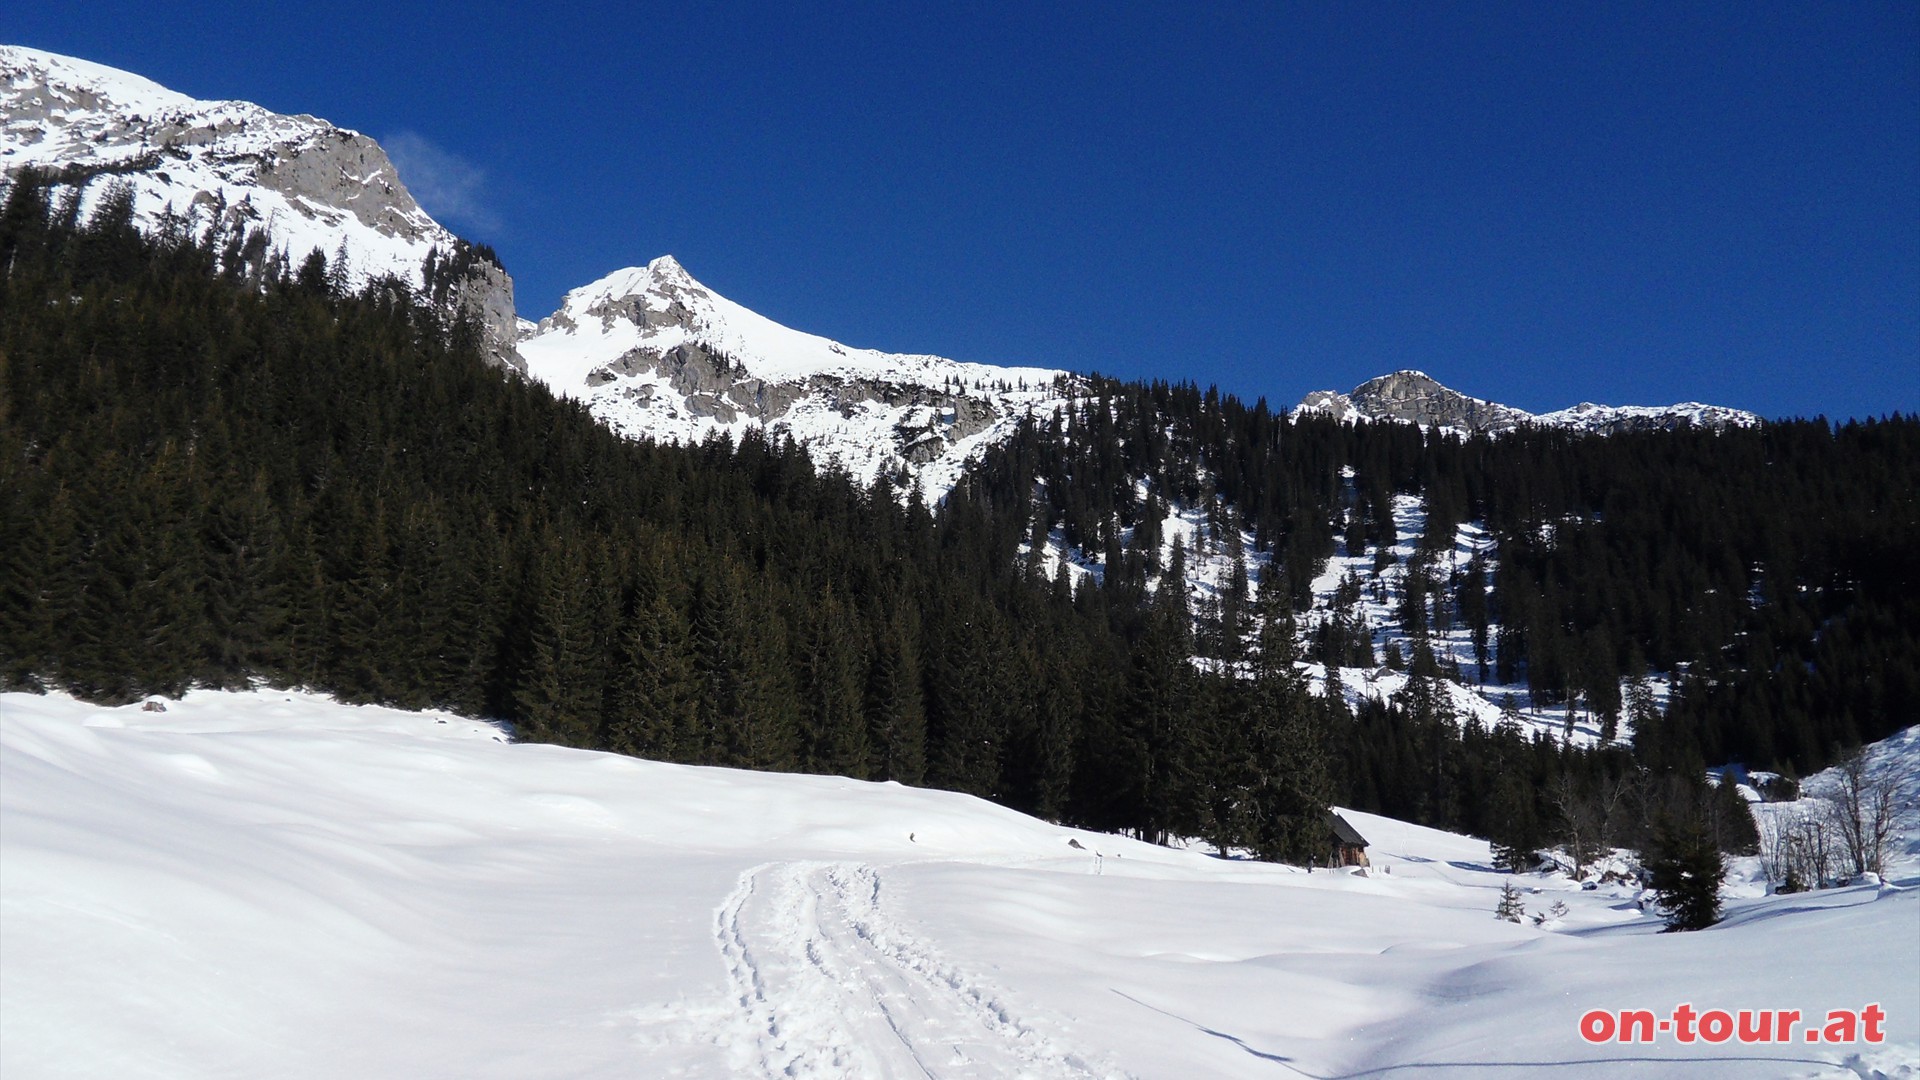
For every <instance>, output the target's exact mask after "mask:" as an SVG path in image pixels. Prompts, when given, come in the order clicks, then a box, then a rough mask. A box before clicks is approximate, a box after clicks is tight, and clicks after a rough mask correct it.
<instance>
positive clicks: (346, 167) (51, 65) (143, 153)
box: [0, 46, 517, 364]
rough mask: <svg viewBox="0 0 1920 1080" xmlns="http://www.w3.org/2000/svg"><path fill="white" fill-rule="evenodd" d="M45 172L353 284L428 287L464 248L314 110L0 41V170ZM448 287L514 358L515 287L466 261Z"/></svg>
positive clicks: (367, 145)
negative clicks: (316, 266) (276, 105)
mask: <svg viewBox="0 0 1920 1080" xmlns="http://www.w3.org/2000/svg"><path fill="white" fill-rule="evenodd" d="M26 168H37V169H41V170H44V171H46V172H49V173H52V174H54V175H55V176H57V177H58V178H60V179H61V180H62V181H63V182H65V183H69V184H73V185H75V186H77V187H80V188H83V189H84V190H85V192H86V197H87V199H88V200H89V205H91V201H92V200H94V199H97V198H98V195H99V193H100V192H101V191H103V190H104V189H105V187H106V182H108V181H119V182H122V183H125V184H127V185H128V186H129V187H130V188H131V189H132V193H133V197H134V211H135V216H136V220H137V221H138V222H139V223H140V224H141V225H142V226H143V227H147V228H156V227H158V226H159V224H160V223H161V222H162V221H163V220H164V219H167V218H168V217H170V216H171V217H173V218H175V219H185V221H186V222H187V224H188V226H189V227H190V228H192V229H193V231H194V233H195V235H198V236H204V235H206V234H207V232H208V230H210V229H219V230H221V231H222V233H223V235H234V236H237V235H240V234H244V233H249V232H256V231H257V232H260V233H262V234H264V235H265V237H266V238H267V243H268V245H269V246H270V248H271V249H272V250H273V251H274V252H275V253H276V257H277V258H278V259H279V260H281V264H282V265H289V264H295V265H297V264H298V262H299V261H300V260H301V259H303V258H305V257H306V256H307V254H308V253H309V252H311V251H314V250H316V249H317V250H319V251H320V252H322V253H323V254H325V255H326V256H327V257H328V258H329V259H330V260H331V259H337V258H338V257H340V256H342V255H344V256H345V259H346V267H345V270H346V278H347V281H348V282H349V283H350V284H351V285H354V286H358V285H359V284H361V283H364V282H366V281H369V280H372V279H375V278H379V277H382V276H386V275H391V276H393V277H395V278H398V279H400V280H402V281H406V282H409V283H410V284H412V285H414V286H415V287H424V286H425V285H426V284H427V282H426V280H425V267H426V264H427V256H428V254H429V252H433V251H435V250H436V249H437V250H438V253H439V256H440V257H441V258H443V259H444V258H445V257H447V256H448V255H450V254H451V253H453V252H454V251H455V249H456V248H457V247H459V245H460V241H459V238H458V237H456V236H454V234H453V233H451V232H449V231H447V230H446V229H445V228H442V227H441V226H440V224H439V223H438V222H436V221H434V220H433V218H432V217H430V216H429V215H428V214H427V212H426V211H425V210H423V209H421V207H420V204H419V203H417V202H415V201H414V198H413V195H412V194H411V193H410V192H408V191H407V188H406V185H405V184H403V183H401V180H400V176H399V173H398V171H397V170H396V169H395V168H394V165H393V162H392V161H390V160H389V159H388V158H387V155H386V152H385V151H383V150H382V149H381V148H380V146H379V144H377V143H375V142H374V141H373V140H372V139H370V138H368V137H366V136H365V135H362V134H360V133H358V132H355V131H350V130H347V129H345V128H340V127H335V126H334V125H332V124H329V123H327V122H326V121H324V120H319V119H316V118H314V117H312V116H307V115H297V116H288V115H282V114H280V113H275V112H272V111H270V110H268V109H265V108H262V107H261V106H259V105H255V104H252V103H250V102H245V101H202V100H200V99H197V98H193V97H190V96H188V95H186V94H181V93H178V92H176V91H173V90H169V89H167V88H166V87H164V86H161V85H159V84H158V83H155V82H153V81H152V80H150V79H146V78H143V77H141V76H139V75H134V74H132V73H130V72H125V71H120V70H118V69H115V68H111V67H107V66H105V65H103V64H96V63H92V62H90V61H86V60H79V59H75V58H73V57H67V56H60V55H57V54H54V53H48V52H43V51H41V50H37V49H28V48H22V47H19V46H0V169H4V171H5V172H7V173H9V174H11V173H15V172H18V171H20V170H22V169H26ZM461 268H462V269H461V272H462V274H463V276H462V277H461V279H460V280H459V281H458V282H457V283H453V284H452V286H451V288H450V289H449V290H448V291H449V292H450V293H451V295H452V297H453V302H454V303H456V304H459V305H462V306H464V307H465V308H467V309H468V310H469V311H470V312H471V313H472V314H473V315H474V316H475V317H476V318H477V319H478V320H479V321H480V323H481V325H482V326H483V327H484V328H485V331H486V334H487V337H488V340H489V342H490V344H491V345H492V346H493V350H494V354H495V358H496V359H497V360H499V361H500V362H502V363H508V364H514V363H517V357H515V356H514V355H513V339H514V337H515V334H516V329H515V326H514V311H513V283H512V281H511V280H510V279H508V277H507V275H506V273H505V271H504V270H502V269H500V267H498V266H497V265H494V264H492V263H491V262H488V261H486V260H484V259H473V260H462V262H461Z"/></svg>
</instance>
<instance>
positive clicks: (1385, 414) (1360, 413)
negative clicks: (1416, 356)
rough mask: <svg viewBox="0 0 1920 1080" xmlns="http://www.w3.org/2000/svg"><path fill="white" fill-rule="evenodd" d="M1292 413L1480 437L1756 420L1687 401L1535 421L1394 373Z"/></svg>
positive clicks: (1565, 412) (1581, 409) (1315, 397)
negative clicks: (1528, 429) (1524, 428)
mask: <svg viewBox="0 0 1920 1080" xmlns="http://www.w3.org/2000/svg"><path fill="white" fill-rule="evenodd" d="M1294 412H1295V414H1296V415H1298V414H1301V413H1319V414H1323V415H1329V416H1333V417H1335V418H1337V419H1340V420H1372V421H1394V422H1399V423H1406V424H1419V425H1420V426H1422V427H1437V428H1450V429H1453V430H1456V431H1467V432H1475V433H1482V434H1498V433H1500V432H1503V431H1511V430H1513V429H1514V428H1516V427H1519V426H1521V425H1522V424H1527V425H1534V426H1540V427H1564V428H1569V429H1572V430H1575V431H1585V432H1592V433H1595V434H1600V435H1612V434H1619V433H1622V432H1629V431H1672V430H1675V429H1678V428H1684V427H1706V428H1713V429H1719V428H1724V427H1744V426H1749V425H1752V424H1757V423H1759V422H1760V419H1759V417H1757V416H1755V415H1753V414H1752V413H1749V412H1743V411H1742V410H1739V409H1729V408H1725V407H1723V406H1718V405H1702V404H1700V403H1698V402H1686V403H1683V404H1679V405H1663V406H1632V405H1627V406H1610V405H1595V404H1593V403H1591V402H1584V403H1582V404H1580V405H1576V406H1574V407H1573V408H1571V409H1562V410H1560V411H1559V412H1552V413H1546V414H1543V415H1539V416H1536V415H1534V414H1533V413H1529V412H1526V411H1524V410H1522V409H1516V408H1514V407H1512V406H1511V405H1501V404H1499V403H1497V402H1492V401H1486V400H1483V399H1481V398H1476V397H1469V396H1467V395H1466V394H1462V393H1460V392H1459V391H1457V390H1452V389H1449V388H1447V387H1445V386H1442V385H1441V384H1440V383H1438V382H1436V381H1434V380H1433V379H1432V378H1429V377H1428V376H1427V375H1425V374H1423V373H1421V372H1418V371H1396V372H1394V373H1393V374H1391V375H1382V376H1380V377H1379V378H1377V379H1369V380H1367V381H1366V382H1364V383H1361V384H1360V385H1359V386H1357V387H1355V388H1354V391H1353V393H1352V394H1340V393H1335V392H1334V391H1332V390H1315V391H1314V392H1312V393H1310V394H1308V395H1307V396H1306V397H1305V398H1303V399H1302V400H1301V402H1300V405H1299V407H1298V408H1296V409H1295V410H1294Z"/></svg>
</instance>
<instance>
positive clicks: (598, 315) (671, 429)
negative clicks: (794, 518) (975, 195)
mask: <svg viewBox="0 0 1920 1080" xmlns="http://www.w3.org/2000/svg"><path fill="white" fill-rule="evenodd" d="M520 348H521V352H522V353H523V355H525V356H526V357H527V360H528V370H529V373H530V374H532V375H533V376H534V377H535V378H538V379H541V380H542V381H544V382H546V383H547V384H548V385H549V386H551V387H553V388H554V389H555V390H556V391H557V392H559V393H563V394H567V395H569V396H573V397H577V398H580V399H581V400H584V401H585V402H587V404H588V407H589V408H590V409H591V410H592V411H593V413H594V415H596V416H598V417H600V418H601V419H602V420H603V421H604V422H606V423H607V424H608V425H609V426H611V427H613V428H614V429H615V430H618V431H621V432H623V433H625V434H628V435H632V436H635V437H648V438H656V439H662V440H667V441H675V442H697V441H699V440H701V439H704V438H706V437H707V436H708V435H711V434H715V433H720V432H725V433H727V434H730V435H733V436H735V437H737V436H738V435H739V434H741V433H743V432H744V431H745V430H746V429H747V428H749V427H760V428H763V429H765V430H767V431H768V432H770V433H772V434H774V435H776V436H791V437H792V438H794V439H795V440H797V441H798V442H800V443H802V444H803V445H805V446H806V447H807V448H808V450H809V451H810V452H811V453H812V454H813V456H814V458H815V460H816V461H817V462H819V463H820V464H823V465H829V466H834V467H838V468H842V469H845V470H846V471H847V472H849V473H851V474H852V475H854V476H855V477H857V478H859V479H861V480H862V481H864V482H871V481H873V480H874V479H876V478H879V477H887V478H890V479H894V480H897V481H902V482H907V481H912V482H916V483H917V484H918V485H919V486H920V487H921V489H922V492H923V494H925V495H926V496H927V497H929V498H938V497H939V496H941V495H943V494H945V493H946V491H947V490H948V489H950V488H951V487H952V485H953V484H954V482H955V481H957V480H958V478H959V475H960V473H961V471H962V470H963V469H964V467H965V464H966V462H967V461H968V460H969V459H970V458H971V457H972V456H974V455H975V454H977V453H978V452H979V451H981V450H983V449H985V447H986V446H987V445H989V444H990V443H991V442H993V441H994V439H995V438H996V437H997V436H998V435H1002V434H1005V433H1007V432H1009V431H1011V430H1012V425H1014V424H1015V423H1017V422H1018V421H1019V420H1020V418H1021V417H1024V416H1027V415H1030V414H1033V415H1039V416H1043V417H1044V416H1046V415H1047V414H1049V413H1051V412H1052V410H1053V409H1054V408H1055V407H1056V406H1058V405H1060V404H1061V403H1063V402H1064V400H1065V395H1066V393H1067V392H1068V391H1069V390H1070V389H1071V387H1072V386H1073V385H1075V384H1076V382H1077V380H1075V379H1074V377H1072V376H1070V375H1068V374H1067V373H1065V372H1061V371H1053V370H1048V369H1042V368H1002V367H993V366H989V365H984V364H964V363H958V362H956V361H952V360H946V359H942V358H940V357H935V356H913V355H902V354H895V353H884V352H879V351H877V350H873V349H858V348H853V347H850V346H846V345H842V344H840V343H839V342H836V341H831V340H829V339H827V338H823V337H818V336H816V335H813V334H806V333H802V332H801V331H798V330H793V329H790V328H788V327H785V326H782V325H780V324H779V323H776V322H774V321H772V320H771V319H767V318H765V317H764V316H761V315H758V314H756V313H754V312H752V311H749V310H748V309H746V308H744V307H741V306H740V305H739V304H736V303H734V302H732V301H731V300H728V299H726V298H725V297H723V296H720V295H719V294H717V293H715V292H713V291H712V290H710V289H708V288H707V287H706V286H704V285H702V284H700V283H699V282H698V281H695V280H694V279H693V277H692V276H691V275H689V274H688V273H687V271H686V269H685V268H684V267H682V266H681V265H680V264H679V263H678V262H677V261H675V260H674V259H673V257H672V256H664V257H662V258H659V259H655V260H654V261H653V262H651V263H649V264H648V265H646V266H644V267H634V268H631V269H627V270H622V271H618V272H616V273H614V274H610V275H608V276H607V277H605V278H602V279H601V280H600V281H597V282H594V283H593V284H591V285H587V286H585V287H583V288H580V289H576V290H574V291H573V292H571V293H569V294H568V295H567V298H566V300H565V302H564V303H563V304H562V305H561V308H560V310H558V311H556V312H554V313H553V314H552V315H549V316H548V317H547V318H545V319H542V320H541V321H540V323H539V324H538V326H537V327H535V328H534V329H533V330H532V331H531V332H530V333H529V334H528V335H527V336H526V337H525V338H523V339H522V341H521V343H520Z"/></svg>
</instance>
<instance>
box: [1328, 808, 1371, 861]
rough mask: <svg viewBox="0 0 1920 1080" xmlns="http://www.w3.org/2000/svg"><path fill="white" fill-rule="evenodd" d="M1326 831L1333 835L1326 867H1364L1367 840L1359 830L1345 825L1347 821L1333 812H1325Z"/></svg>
mask: <svg viewBox="0 0 1920 1080" xmlns="http://www.w3.org/2000/svg"><path fill="white" fill-rule="evenodd" d="M1327 831H1328V832H1331V833H1332V834H1333V846H1332V849H1331V850H1330V852H1329V857H1328V861H1327V865H1328V866H1334V867H1340V866H1366V865H1368V863H1367V838H1366V837H1364V836H1361V835H1360V832H1359V830H1357V829H1355V828H1354V827H1353V826H1352V825H1350V824H1348V823H1347V819H1346V818H1343V817H1341V816H1340V815H1339V814H1336V813H1334V812H1333V811H1331V810H1329V811H1327Z"/></svg>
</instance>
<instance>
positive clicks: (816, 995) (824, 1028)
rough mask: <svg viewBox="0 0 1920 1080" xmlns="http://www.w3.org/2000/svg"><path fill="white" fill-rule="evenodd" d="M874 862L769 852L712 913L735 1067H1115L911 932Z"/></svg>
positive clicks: (856, 1072) (881, 1071)
mask: <svg viewBox="0 0 1920 1080" xmlns="http://www.w3.org/2000/svg"><path fill="white" fill-rule="evenodd" d="M880 894H881V889H880V877H879V875H878V874H877V873H876V872H875V870H874V869H873V868H872V867H871V866H864V865H859V864H854V863H834V862H772V863H763V864H761V865H759V866H756V867H754V868H753V869H751V870H748V871H747V872H745V873H744V874H742V875H741V876H740V882H739V884H738V885H737V886H735V888H734V890H733V891H732V892H731V893H729V894H728V895H727V897H726V899H725V900H723V901H722V902H721V904H720V906H719V908H718V909H717V910H715V912H714V920H713V932H714V939H715V943H716V945H717V946H718V947H719V951H720V955H721V958H722V960H723V962H724V964H725V966H726V972H727V983H728V1012H729V1013H730V1015H729V1016H728V1017H727V1018H726V1019H725V1020H723V1021H722V1022H721V1023H720V1024H719V1025H718V1030H716V1031H714V1032H713V1039H714V1041H715V1042H716V1043H718V1044H720V1045H722V1046H724V1047H726V1048H727V1050H728V1053H729V1062H728V1064H729V1066H730V1067H731V1068H732V1069H733V1070H734V1071H735V1073H736V1074H747V1073H753V1074H757V1075H761V1076H767V1077H828V1076H831V1077H896V1076H901V1077H933V1078H941V1080H945V1078H948V1077H981V1078H986V1077H1085V1078H1094V1077H1117V1076H1123V1075H1125V1074H1123V1073H1120V1072H1118V1071H1117V1070H1112V1069H1109V1068H1106V1067H1104V1066H1103V1065H1099V1064H1096V1063H1094V1062H1093V1061H1091V1060H1090V1059H1089V1057H1088V1056H1087V1055H1085V1054H1083V1053H1081V1052H1079V1051H1077V1050H1075V1049H1072V1048H1070V1047H1069V1046H1067V1045H1066V1044H1064V1043H1063V1042H1061V1041H1060V1040H1059V1039H1058V1038H1057V1037H1055V1036H1053V1035H1050V1034H1048V1033H1046V1032H1044V1031H1043V1030H1042V1029H1041V1028H1042V1024H1043V1022H1042V1021H1040V1020H1038V1019H1037V1018H1032V1017H1028V1016H1025V1015H1023V1014H1022V1013H1021V1012H1020V1011H1018V1010H1016V1009H1014V1008H1013V1007H1012V1006H1010V1005H1009V1004H1008V1003H1007V1001H1006V995H1005V993H1004V992H1003V991H1001V990H999V989H998V988H996V987H994V986H993V985H992V984H991V983H989V982H987V981H985V980H983V979H981V978H980V977H978V976H977V975H975V974H973V973H970V972H967V971H965V970H963V969H961V968H959V967H957V966H955V965H954V964H952V963H950V962H949V961H947V960H946V959H944V958H942V957H941V956H940V955H939V954H938V953H937V952H936V951H935V950H933V949H932V948H931V947H929V946H928V945H926V944H925V943H923V942H921V941H919V940H918V939H916V938H915V937H914V936H913V935H912V934H910V933H908V932H907V931H906V930H905V929H903V928H902V927H901V925H900V924H899V923H898V922H897V921H895V920H894V919H893V918H892V916H890V915H889V914H888V913H887V912H886V910H885V909H884V907H883V906H882V904H881V900H880Z"/></svg>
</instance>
